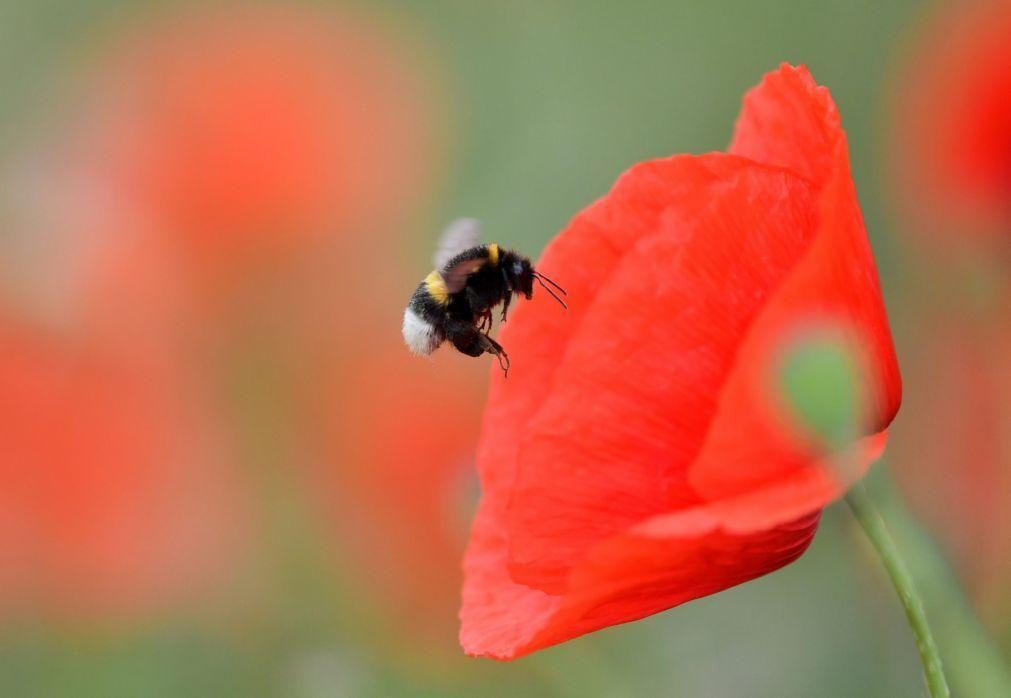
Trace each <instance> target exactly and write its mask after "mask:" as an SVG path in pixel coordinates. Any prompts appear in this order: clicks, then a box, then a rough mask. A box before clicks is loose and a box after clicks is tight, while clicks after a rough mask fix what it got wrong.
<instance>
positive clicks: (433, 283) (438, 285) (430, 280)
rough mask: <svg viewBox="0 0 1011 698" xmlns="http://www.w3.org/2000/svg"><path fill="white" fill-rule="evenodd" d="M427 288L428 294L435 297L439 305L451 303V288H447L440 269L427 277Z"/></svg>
mask: <svg viewBox="0 0 1011 698" xmlns="http://www.w3.org/2000/svg"><path fill="white" fill-rule="evenodd" d="M425 288H426V289H428V295H430V296H431V297H432V298H434V299H435V301H436V303H438V304H439V305H446V304H447V303H449V289H447V288H446V280H445V279H443V278H442V275H441V274H440V273H439V272H438V271H433V272H432V273H431V274H429V275H428V276H426V277H425Z"/></svg>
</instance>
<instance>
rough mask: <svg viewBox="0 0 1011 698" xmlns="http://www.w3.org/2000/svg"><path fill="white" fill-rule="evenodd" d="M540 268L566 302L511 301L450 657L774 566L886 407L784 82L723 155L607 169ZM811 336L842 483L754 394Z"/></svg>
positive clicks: (838, 136)
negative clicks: (847, 379) (830, 394)
mask: <svg viewBox="0 0 1011 698" xmlns="http://www.w3.org/2000/svg"><path fill="white" fill-rule="evenodd" d="M540 268H541V269H543V270H544V271H545V273H547V274H548V275H550V276H551V277H552V278H555V279H557V280H558V281H559V282H561V283H562V284H563V285H564V286H565V287H566V289H567V290H568V292H569V298H570V299H571V301H572V302H571V307H570V309H569V311H568V312H567V313H560V312H559V309H558V308H557V307H556V306H555V305H554V304H550V303H537V302H534V303H528V304H525V305H523V306H521V307H520V308H519V309H518V310H517V312H516V315H515V316H514V317H513V318H510V322H509V323H508V325H507V326H506V327H505V329H504V331H503V337H502V342H503V344H504V345H505V346H507V347H508V348H509V350H510V356H511V357H512V360H513V361H512V366H513V368H512V370H511V371H510V374H509V379H508V380H503V379H502V378H501V377H500V376H495V377H494V378H493V382H492V391H491V395H490V397H489V401H488V407H487V409H486V412H485V416H484V429H483V432H482V436H481V439H480V442H479V448H478V456H477V457H478V469H479V474H480V476H481V484H482V486H483V489H484V499H483V501H482V502H481V506H480V509H479V512H478V514H477V517H476V520H475V523H474V527H473V531H472V534H471V541H470V546H469V549H468V551H467V555H466V558H465V582H464V589H463V607H462V611H461V619H462V629H461V633H460V639H461V642H462V645H463V647H464V649H465V650H466V651H467V652H468V653H469V654H473V655H486V656H491V657H495V658H499V659H509V658H514V657H517V656H521V655H524V654H527V653H529V652H532V651H534V650H537V649H540V648H543V647H546V646H548V645H552V644H555V643H558V642H562V641H564V640H567V639H570V638H573V637H576V636H578V635H581V634H583V633H587V632H590V631H593V630H597V629H599V628H603V627H606V626H609V625H614V624H617V623H623V622H626V621H630V620H635V619H637V618H642V617H643V616H646V615H649V614H652V613H656V612H658V611H662V610H664V609H667V608H671V607H673V606H676V605H678V604H680V603H683V602H685V601H688V600H691V599H694V598H698V597H700V596H704V595H707V594H712V593H714V592H717V591H720V590H722V589H726V588H727V587H730V586H733V585H735V584H739V583H741V582H744V581H746V580H749V579H752V578H754V577H757V576H760V575H762V574H765V573H767V572H770V571H772V570H775V569H777V568H779V567H781V566H783V565H785V564H787V563H788V562H790V561H792V560H794V559H795V558H797V557H798V556H799V555H800V554H801V553H802V552H803V551H804V550H805V548H806V547H807V545H808V544H809V543H810V541H811V539H812V536H813V535H814V532H815V529H816V527H817V523H818V519H819V514H820V510H821V508H822V507H824V506H825V505H826V504H827V503H828V502H830V501H832V500H833V499H835V498H837V497H839V496H840V495H841V494H842V493H843V492H844V490H845V488H846V487H847V485H848V484H849V482H850V480H851V479H852V478H855V477H858V476H859V475H861V474H862V473H863V471H864V470H865V469H866V468H867V466H868V465H869V463H870V462H871V461H872V460H873V459H874V458H876V457H877V455H878V454H879V453H880V452H881V450H882V449H883V447H884V444H885V439H886V432H885V429H886V427H887V426H888V424H889V423H890V422H891V420H892V418H893V416H894V414H895V412H896V411H897V409H898V406H899V401H900V392H901V388H900V379H899V372H898V366H897V362H896V358H895V354H894V350H893V347H892V340H891V336H890V331H889V327H888V322H887V319H886V317H885V311H884V307H883V304H882V299H881V291H880V288H879V284H878V279H877V273H876V270H875V266H874V261H873V258H872V255H871V250H870V247H869V245H868V242H867V238H866V233H865V231H864V226H863V222H862V219H861V215H860V211H859V207H858V204H857V199H856V193H855V189H854V186H853V182H852V179H851V176H850V169H849V158H848V154H847V145H846V138H845V135H844V134H843V131H842V128H841V125H840V121H839V116H838V113H837V111H836V107H835V104H834V103H833V101H832V98H831V96H830V95H829V93H828V91H827V90H826V89H825V88H824V87H819V86H817V85H816V84H815V83H814V81H813V80H812V78H811V76H810V75H809V74H808V72H807V70H806V69H804V68H793V67H789V66H785V65H784V66H783V67H782V68H781V69H780V70H778V71H776V72H774V73H771V74H769V75H767V76H766V78H765V80H764V81H763V82H762V84H761V85H760V86H758V87H757V88H755V89H754V90H752V91H751V92H750V93H748V95H747V96H746V98H745V101H744V109H743V112H742V114H741V117H740V119H739V120H738V123H737V129H736V135H735V137H734V141H733V143H732V145H731V148H730V154H729V155H724V154H709V155H704V156H677V157H673V158H669V159H665V160H656V161H652V162H647V163H643V164H640V165H637V166H636V167H633V168H632V169H631V170H629V171H628V172H627V173H625V174H624V175H623V176H622V177H621V178H620V179H619V180H618V182H617V184H616V185H615V187H614V189H612V191H611V192H610V193H609V194H608V195H606V196H605V197H604V198H603V199H601V200H599V201H598V202H596V203H595V204H593V205H591V206H590V207H588V208H587V209H585V210H584V211H583V212H582V213H580V214H579V215H578V216H577V217H576V218H575V219H574V220H573V221H572V223H571V224H570V225H569V227H568V228H566V229H565V230H564V231H563V232H562V233H561V234H560V235H559V236H558V237H557V238H556V239H555V240H554V242H552V243H551V245H550V246H549V247H548V248H547V250H546V251H545V253H544V256H543V258H542V259H541V262H540ZM820 325H829V326H832V327H834V328H836V330H837V331H839V332H840V333H842V334H843V335H844V336H846V337H847V338H848V339H849V340H851V343H852V346H853V348H854V350H855V351H857V352H858V353H859V356H860V359H859V361H858V363H859V366H860V369H859V370H860V371H861V381H860V383H861V385H860V388H861V389H862V391H863V398H864V401H865V408H866V409H865V410H864V411H863V412H862V423H861V424H860V427H861V429H862V430H863V431H862V433H864V434H866V435H867V436H865V437H863V438H860V439H858V440H856V441H855V442H854V443H852V444H851V445H850V446H848V447H847V448H846V449H845V450H846V456H847V458H848V459H849V460H848V461H847V462H848V463H850V464H851V467H848V468H846V469H845V470H841V469H839V468H836V467H834V466H832V465H831V464H830V461H832V459H833V454H832V453H829V452H828V449H827V448H826V446H825V445H824V444H823V443H820V442H819V441H818V440H816V439H813V438H809V437H806V436H804V433H803V432H802V431H801V430H800V429H799V428H798V426H797V423H796V422H795V420H794V419H793V418H791V417H790V415H789V413H788V410H787V408H786V406H785V403H784V401H783V400H782V399H781V398H780V397H779V391H778V390H777V389H776V375H777V371H776V367H777V365H778V364H779V362H780V361H781V360H782V353H783V350H784V347H785V346H786V345H788V344H789V342H790V340H791V339H795V338H796V337H797V335H798V333H802V332H804V331H805V330H806V329H809V328H811V327H816V326H820ZM835 455H838V454H835Z"/></svg>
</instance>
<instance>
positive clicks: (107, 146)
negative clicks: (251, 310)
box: [89, 5, 432, 288]
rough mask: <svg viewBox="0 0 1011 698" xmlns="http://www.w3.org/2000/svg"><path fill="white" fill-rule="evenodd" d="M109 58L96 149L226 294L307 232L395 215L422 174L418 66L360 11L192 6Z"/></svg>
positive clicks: (140, 205)
mask: <svg viewBox="0 0 1011 698" xmlns="http://www.w3.org/2000/svg"><path fill="white" fill-rule="evenodd" d="M106 53H107V54H108V56H107V57H106V58H105V59H104V61H100V62H99V68H98V86H97V87H96V88H95V89H93V90H91V91H90V92H89V97H90V98H91V99H93V100H94V101H95V107H94V116H95V122H94V123H95V126H96V128H95V130H94V133H93V136H92V141H91V143H90V145H89V147H90V148H91V150H90V151H89V152H91V153H93V159H95V160H96V161H98V162H99V164H100V166H101V167H103V168H105V169H106V171H107V172H108V174H109V176H110V177H111V178H112V180H113V181H114V182H115V183H116V184H115V189H116V190H117V191H118V192H119V194H120V195H121V196H123V197H125V199H126V200H127V201H128V202H129V204H130V206H132V207H133V208H134V209H136V210H137V211H138V212H139V214H140V215H142V216H144V217H145V218H146V219H150V220H154V221H157V222H158V224H159V225H160V226H161V227H162V229H163V230H164V232H165V233H166V235H168V236H169V237H170V238H171V239H172V240H174V241H175V243H176V244H177V245H178V246H179V251H180V252H181V253H182V254H183V255H184V257H185V259H186V261H187V263H188V264H189V265H190V268H191V270H192V271H194V272H195V273H196V274H198V275H201V274H202V275H204V276H205V277H207V278H203V279H201V280H203V281H206V282H208V283H212V284H214V286H215V288H221V287H224V286H226V285H227V283H226V282H227V281H228V276H229V274H235V273H239V274H242V273H246V272H248V271H249V270H250V269H252V268H255V267H256V265H258V264H275V265H276V264H277V262H278V260H279V257H283V255H285V254H286V253H290V252H292V251H294V250H298V249H303V250H304V249H306V247H305V243H306V242H307V241H309V240H314V239H319V238H320V237H328V236H335V235H336V234H338V233H340V234H348V233H350V232H352V231H357V233H358V234H360V235H365V234H367V233H371V232H374V231H375V230H376V229H382V227H383V226H384V225H389V224H390V222H391V221H394V222H399V221H400V220H401V217H402V215H403V211H404V209H405V208H406V207H407V204H408V203H409V201H410V200H412V199H413V196H414V194H415V189H416V188H417V187H418V185H419V183H420V182H424V181H425V179H426V178H425V174H427V173H426V172H422V170H423V169H425V168H427V167H428V166H429V165H430V163H431V157H429V154H428V153H427V150H428V149H429V147H430V145H431V143H430V139H431V136H432V133H431V124H430V123H429V122H430V119H429V118H428V117H429V115H430V112H431V109H430V108H429V106H430V104H429V102H427V101H426V99H425V96H424V93H423V91H422V86H421V82H422V80H421V77H420V76H421V71H420V70H419V69H418V67H417V61H416V60H414V59H413V58H412V56H410V55H409V49H408V48H407V46H406V44H405V43H404V42H396V41H393V40H391V39H389V38H387V37H386V36H385V35H384V32H383V31H380V28H379V27H378V26H374V24H373V23H371V22H369V21H368V20H366V19H364V18H362V17H359V16H357V15H355V14H352V13H348V12H337V11H334V10H326V11H324V10H322V9H313V8H309V7H304V6H292V7H287V8H284V7H266V6H256V5H253V6H230V7H228V8H227V9H217V10H208V9H200V10H193V11H189V12H186V13H183V14H181V15H178V16H170V17H162V18H159V19H158V21H146V22H144V23H142V24H140V25H138V26H137V27H135V28H134V29H132V30H131V31H130V32H128V33H127V34H126V38H124V39H122V40H121V41H118V42H115V43H114V44H113V45H112V47H111V48H110V49H108V50H107V51H106Z"/></svg>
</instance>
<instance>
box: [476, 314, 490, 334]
mask: <svg viewBox="0 0 1011 698" xmlns="http://www.w3.org/2000/svg"><path fill="white" fill-rule="evenodd" d="M491 325H492V317H491V310H485V311H484V312H483V313H481V321H480V322H479V323H478V324H477V329H478V331H479V332H484V333H485V334H488V333H489V332H491Z"/></svg>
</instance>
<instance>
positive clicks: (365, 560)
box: [307, 289, 486, 651]
mask: <svg viewBox="0 0 1011 698" xmlns="http://www.w3.org/2000/svg"><path fill="white" fill-rule="evenodd" d="M398 290H402V289H398ZM402 296H403V294H402V293H398V294H397V295H396V303H397V307H399V305H400V303H401V302H402ZM358 322H360V323H361V324H363V325H367V324H369V321H367V320H365V319H359V320H358ZM359 336H368V337H370V338H371V339H370V340H369V341H368V347H367V349H368V352H367V353H363V352H362V347H361V346H360V345H359V346H357V348H350V347H348V346H344V347H339V346H334V345H330V346H331V351H328V352H326V355H325V356H323V357H322V360H321V362H318V363H316V364H313V365H312V368H311V370H310V375H309V376H308V381H307V385H308V387H309V393H308V398H309V402H308V404H309V405H310V407H311V418H310V420H309V424H310V425H311V426H312V427H313V428H314V429H315V433H314V435H313V437H312V442H313V443H316V444H317V445H318V446H319V448H320V449H321V451H320V458H319V459H318V466H317V468H316V469H315V470H314V472H313V475H312V479H313V483H312V487H311V488H310V491H311V492H313V493H314V496H315V499H316V500H317V502H318V504H319V505H320V506H321V507H322V511H323V512H324V514H325V517H326V519H327V520H328V521H329V522H330V525H331V526H332V528H333V530H334V531H335V533H336V535H337V540H338V548H339V552H340V568H341V569H342V570H344V572H345V574H347V575H348V578H349V580H350V581H351V582H352V583H353V584H356V585H359V586H360V589H361V592H362V593H363V594H362V595H363V596H364V597H365V598H369V599H371V600H372V601H373V602H374V604H375V607H376V608H381V609H382V613H383V615H384V617H385V619H386V622H387V623H389V624H390V625H391V626H392V627H394V628H395V629H396V630H397V631H400V632H401V633H403V635H402V637H407V638H409V639H410V640H411V642H417V641H418V640H419V639H423V640H424V641H425V642H426V643H428V644H427V647H428V648H429V650H430V651H431V650H433V649H439V650H446V651H451V648H452V646H453V628H452V625H451V623H450V622H448V619H451V618H452V617H453V609H454V607H455V606H456V604H457V603H458V600H459V589H460V577H461V574H460V569H459V559H460V555H461V554H462V552H463V547H464V543H465V539H466V525H465V521H466V516H467V512H466V511H465V507H466V501H465V500H466V493H467V487H466V486H467V484H468V483H467V478H466V476H467V473H468V472H470V467H469V466H470V465H471V463H472V459H473V447H474V443H475V442H476V440H477V432H478V426H479V415H480V409H479V408H480V404H481V399H482V397H483V395H484V392H485V389H484V384H485V381H484V375H485V368H486V367H485V366H484V365H481V364H479V363H478V362H466V363H464V362H461V361H460V358H459V357H458V356H455V355H452V354H451V353H449V352H446V353H443V354H441V355H437V356H435V357H433V360H432V361H419V360H418V359H417V357H414V356H412V355H410V354H409V353H408V352H406V351H405V350H404V347H403V341H402V339H401V338H400V336H399V335H398V334H396V333H392V332H391V333H387V334H385V335H384V333H383V330H382V328H380V327H372V328H371V331H363V332H362V333H361V334H360V335H359ZM405 575H406V578H405ZM405 579H406V581H405Z"/></svg>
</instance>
